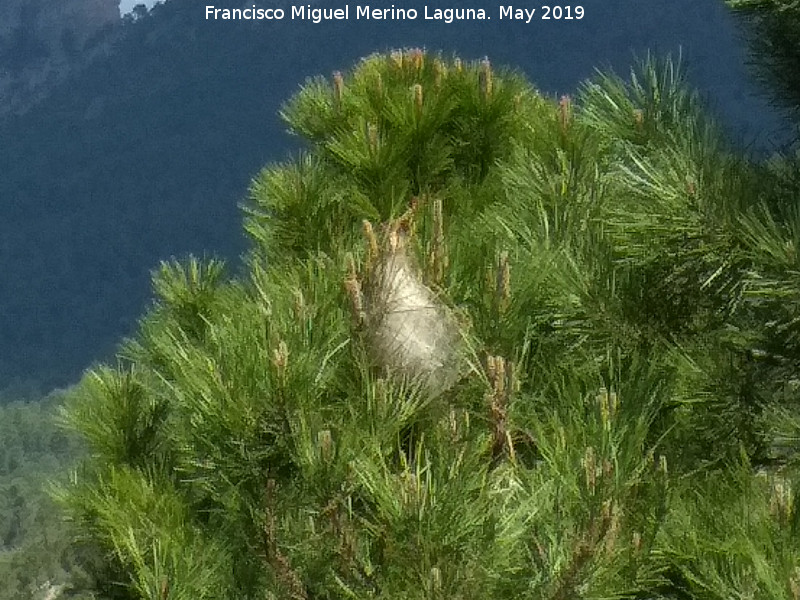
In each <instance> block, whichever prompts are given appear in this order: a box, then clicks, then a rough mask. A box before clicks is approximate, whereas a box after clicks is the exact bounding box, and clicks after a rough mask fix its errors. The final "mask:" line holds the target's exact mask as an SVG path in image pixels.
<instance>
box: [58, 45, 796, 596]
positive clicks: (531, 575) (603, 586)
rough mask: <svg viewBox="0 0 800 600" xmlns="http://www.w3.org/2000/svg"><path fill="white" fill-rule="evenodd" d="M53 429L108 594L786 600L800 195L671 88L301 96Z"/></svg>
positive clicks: (439, 78)
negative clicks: (289, 135) (230, 250)
mask: <svg viewBox="0 0 800 600" xmlns="http://www.w3.org/2000/svg"><path fill="white" fill-rule="evenodd" d="M282 115H283V117H284V119H285V120H286V122H287V123H288V124H289V126H290V128H291V129H292V131H293V132H295V133H296V134H297V135H299V136H301V137H302V138H303V139H304V140H305V142H306V144H307V150H306V151H305V152H304V153H303V154H301V155H300V156H298V157H297V159H296V160H293V161H290V162H287V163H285V164H280V165H272V166H270V167H268V168H265V169H264V170H263V171H262V172H261V173H259V174H258V176H257V177H256V178H255V179H254V180H253V182H252V185H251V192H250V200H249V202H248V203H247V206H246V207H245V208H246V218H245V229H246V231H247V233H248V235H249V238H250V240H251V248H250V252H249V254H248V256H247V259H246V262H245V267H244V269H243V272H242V274H241V275H239V276H237V277H231V276H228V275H226V271H225V269H224V266H223V265H222V264H221V263H219V262H215V261H199V260H189V261H186V262H183V263H176V262H172V263H165V264H163V265H162V266H161V268H160V269H158V270H157V272H156V273H155V275H154V291H155V293H156V296H157V303H156V305H155V306H154V308H153V310H151V311H150V312H149V313H148V314H147V315H146V316H145V317H144V318H143V320H142V321H141V324H140V327H139V331H138V333H137V335H136V336H135V337H134V338H133V339H131V340H128V341H127V342H126V343H125V345H124V346H123V348H122V350H121V353H120V362H119V364H118V365H116V366H107V367H102V368H99V369H96V370H94V371H93V372H91V373H90V374H88V375H87V376H86V378H85V380H84V381H83V383H82V384H81V386H80V387H79V388H78V389H77V390H76V391H75V392H74V393H73V394H72V395H71V398H70V399H69V402H68V405H67V407H66V409H65V410H64V412H63V419H64V420H65V422H66V423H68V424H69V425H71V426H72V427H73V428H74V429H76V430H77V431H78V432H80V433H81V434H82V435H83V437H84V438H85V441H86V443H87V445H88V447H89V450H90V458H88V459H87V461H86V462H85V464H84V466H83V468H82V469H81V470H80V471H79V472H78V473H77V474H76V476H75V478H74V480H73V482H72V483H71V484H70V485H66V486H64V487H62V489H61V491H60V493H59V498H60V500H61V501H62V502H63V504H64V505H65V506H66V507H67V509H68V512H69V514H70V515H71V516H72V517H73V519H74V521H75V522H76V524H77V526H78V527H79V529H80V531H81V532H82V538H81V543H82V544H84V545H85V547H87V548H90V549H92V550H93V551H94V552H99V553H100V555H102V556H104V561H102V563H100V564H98V565H97V566H96V570H95V572H94V576H95V579H96V582H97V589H98V593H100V594H102V595H104V596H105V597H109V598H126V599H128V598H148V599H167V598H169V599H186V600H196V599H199V598H215V599H216V598H237V599H244V598H265V597H266V598H295V599H309V600H310V599H315V598H331V599H333V598H387V599H389V598H391V599H395V598H409V599H410V598H461V599H464V600H466V599H468V598H475V599H476V600H477V599H481V600H483V599H486V598H532V599H533V598H552V599H560V598H564V599H566V598H703V599H716V598H719V599H722V598H745V597H748V598H786V599H794V600H797V599H798V598H800V535H798V533H800V532H798V527H799V526H800V517H799V516H798V515H800V513H798V511H797V510H796V506H797V500H798V498H797V491H796V490H797V489H799V488H798V487H797V483H798V482H797V466H798V463H797V449H798V432H799V431H800V411H798V407H799V404H798V403H800V379H798V378H797V368H798V360H800V338H798V327H800V325H798V323H800V300H798V298H800V294H798V292H800V275H798V274H799V273H800V269H799V268H798V267H800V264H799V263H798V251H800V215H798V212H797V207H796V198H797V194H798V191H799V188H800V182H798V179H797V176H796V173H797V168H796V167H797V165H796V164H793V163H791V162H790V161H787V160H778V159H776V160H774V161H773V162H771V163H768V164H765V165H756V164H751V163H749V162H748V161H746V160H745V159H743V158H741V157H739V156H737V155H735V154H733V153H731V152H730V151H729V150H728V149H727V146H726V143H725V140H724V139H723V137H722V136H721V135H720V133H719V131H718V130H717V129H716V128H715V126H714V124H713V123H712V122H710V121H709V120H708V119H707V117H706V116H705V115H704V111H703V107H702V106H701V104H700V103H699V102H698V100H697V98H696V96H695V95H694V94H693V93H692V92H691V91H690V90H688V89H687V87H686V85H685V82H684V81H683V77H682V74H681V71H680V66H679V65H676V64H674V63H672V62H664V63H659V62H657V61H647V62H646V63H645V64H643V65H641V66H640V68H637V69H636V70H635V71H634V72H633V73H632V76H631V78H630V79H629V80H627V81H623V80H622V79H620V78H618V77H616V76H598V77H597V78H596V79H595V80H593V81H590V82H587V83H586V84H585V85H584V86H583V87H582V88H581V90H580V91H579V93H578V94H577V95H576V96H575V97H573V98H570V97H563V98H561V99H560V101H558V102H553V101H551V100H550V99H547V98H545V97H543V96H541V95H540V94H539V93H537V91H536V90H535V89H534V88H533V87H532V86H531V85H530V84H529V83H528V82H527V81H525V80H524V78H522V77H521V76H519V75H517V74H515V73H514V72H509V71H503V70H497V69H496V68H495V67H494V66H492V65H491V64H490V63H489V62H488V61H487V60H484V61H481V62H478V63H466V62H461V61H460V60H458V59H449V58H446V57H442V56H436V55H432V54H425V53H423V52H422V51H419V50H408V51H397V52H393V53H391V54H389V55H374V56H370V57H368V58H366V59H364V60H363V61H361V62H360V63H359V64H358V65H356V66H355V67H354V68H353V69H352V70H351V71H349V72H347V73H335V74H334V75H333V78H332V80H326V79H322V78H319V79H316V80H313V81H310V82H308V84H307V85H306V86H304V87H303V89H302V90H301V91H300V92H299V93H298V94H297V95H296V96H295V97H294V98H292V99H291V100H290V101H289V102H288V103H287V104H286V105H285V107H284V109H283V112H282Z"/></svg>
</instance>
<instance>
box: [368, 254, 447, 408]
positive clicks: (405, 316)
mask: <svg viewBox="0 0 800 600" xmlns="http://www.w3.org/2000/svg"><path fill="white" fill-rule="evenodd" d="M365 299H366V305H365V312H366V325H367V331H368V334H369V341H370V350H371V351H372V352H373V353H374V357H373V358H374V360H375V361H376V362H377V363H378V364H379V365H380V366H382V367H384V368H385V369H386V370H387V371H388V372H389V373H390V374H393V375H399V376H402V377H406V378H408V379H409V380H411V381H412V382H415V383H418V384H420V385H421V386H422V387H423V388H424V389H425V390H426V391H427V392H428V394H429V395H432V396H436V395H439V394H441V393H442V392H444V391H445V390H447V389H449V388H450V387H452V386H453V384H455V383H456V381H457V380H458V378H459V348H460V346H461V336H460V334H459V328H458V324H457V322H456V321H455V319H454V318H453V315H452V313H451V311H450V310H449V309H448V307H447V306H446V305H445V304H444V303H442V302H441V301H440V300H439V299H438V298H437V297H436V294H435V293H434V292H433V290H431V289H430V288H429V287H427V286H426V285H425V284H424V283H423V282H422V280H421V278H420V275H419V273H418V272H417V270H416V269H415V267H414V266H413V265H412V264H411V261H410V259H409V258H408V256H407V254H406V252H405V249H404V247H403V246H402V244H401V245H400V247H397V246H395V247H394V248H393V249H392V250H389V251H387V252H386V253H385V255H384V257H383V259H382V260H381V261H380V262H379V263H378V264H377V265H376V267H375V271H374V272H373V277H372V278H371V285H370V286H369V287H368V290H367V296H366V298H365Z"/></svg>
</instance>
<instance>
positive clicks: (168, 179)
mask: <svg viewBox="0 0 800 600" xmlns="http://www.w3.org/2000/svg"><path fill="white" fill-rule="evenodd" d="M14 4H16V5H22V4H23V2H22V0H15V2H14ZM24 4H25V5H28V4H29V3H24ZM51 4H52V5H53V6H60V7H62V8H61V10H62V16H63V19H64V21H63V22H64V23H66V22H68V21H69V19H67V16H68V15H71V14H72V13H70V12H69V10H72V9H71V8H69V7H71V6H72V5H73V4H74V5H75V7H77V6H79V5H81V3H80V2H79V1H78V0H70V1H69V2H67V1H66V0H64V1H63V2H60V3H46V2H44V1H43V0H42V1H41V2H39V3H36V2H31V3H30V6H38V7H39V10H40V11H41V12H40V13H39V14H40V15H42V17H41V18H43V19H44V16H47V19H45V21H43V22H55V21H52V19H55V17H52V19H51V17H50V14H51V13H50V12H49V11H50V10H55V9H51V8H48V7H50V5H51ZM214 4H215V6H217V7H225V6H228V7H231V6H238V7H241V6H242V2H241V1H236V2H234V1H233V0H221V1H217V2H215V3H214ZM440 4H441V5H444V4H443V3H437V2H435V1H431V2H427V5H428V6H429V7H431V8H435V7H437V6H439V5H440ZM591 4H596V5H597V6H591V5H590V4H589V3H587V7H586V9H587V17H586V18H585V19H584V20H581V21H572V22H565V21H561V22H550V23H542V22H539V23H533V24H527V25H526V24H524V23H508V22H500V21H499V20H497V19H495V20H494V21H491V22H461V23H452V24H446V23H443V22H438V23H434V22H430V21H429V22H425V21H423V20H421V19H420V20H417V21H405V22H404V21H386V22H376V21H372V22H363V21H361V22H357V21H354V20H350V21H347V22H333V23H322V24H314V23H311V22H305V23H303V22H296V21H295V22H292V21H288V20H287V21H284V22H264V21H262V22H221V21H217V22H214V21H207V20H205V17H204V10H203V6H202V5H201V4H198V3H197V2H195V1H194V0H169V1H168V2H166V4H163V5H157V6H156V7H155V8H154V9H153V10H152V11H151V12H150V13H149V14H148V15H142V16H140V18H138V19H137V20H136V21H135V22H131V21H129V22H128V23H127V24H123V25H121V27H119V28H118V29H116V30H114V32H113V35H110V36H108V37H107V38H106V39H105V41H104V42H102V44H100V45H99V46H98V47H100V48H101V51H98V52H96V54H95V55H93V56H92V60H91V61H89V62H88V63H87V64H86V65H84V66H83V67H82V68H81V69H79V70H77V71H76V72H73V73H71V74H70V75H69V77H68V78H66V79H64V80H63V81H62V82H61V83H60V84H58V85H56V86H55V87H54V88H53V90H52V92H50V93H49V94H48V95H47V96H46V97H43V98H41V99H40V102H39V103H38V104H37V105H36V106H35V107H34V108H32V109H31V110H29V111H28V112H26V113H25V114H21V115H7V116H6V117H5V118H3V119H2V120H0V141H1V143H0V164H1V165H3V170H2V172H0V202H2V218H0V273H2V275H3V276H2V278H0V389H2V388H4V387H7V386H17V387H25V386H26V385H32V386H41V388H42V389H43V390H46V389H49V388H51V387H53V386H60V385H64V384H66V383H68V382H70V381H73V380H75V379H76V378H77V377H78V376H79V374H80V372H81V370H82V369H84V368H85V367H87V366H88V365H89V364H90V363H91V362H92V361H93V360H97V359H100V358H106V357H108V356H110V355H111V353H112V352H113V350H114V348H115V345H116V343H117V342H118V341H119V339H120V337H121V336H122V335H125V334H128V333H130V332H131V331H133V326H134V324H135V321H136V319H137V317H138V316H140V315H141V314H142V311H143V310H144V308H145V306H146V305H147V302H148V298H149V273H150V270H151V269H152V268H153V267H155V266H156V265H157V263H158V261H159V260H161V259H164V258H169V257H170V256H173V255H176V256H184V255H186V254H188V253H194V254H200V255H202V254H204V253H207V254H209V255H217V256H222V257H225V258H227V259H230V260H231V261H232V262H233V263H235V262H236V259H237V257H238V256H239V254H240V253H241V252H242V251H243V249H244V247H245V246H244V243H243V239H242V236H241V228H240V213H239V210H238V208H237V204H239V203H240V202H242V201H243V200H244V199H245V197H246V190H247V185H248V182H249V181H250V180H251V178H252V177H254V176H255V175H256V173H257V172H258V170H259V169H260V168H261V167H262V166H263V165H265V164H266V163H268V162H270V161H276V160H282V159H284V158H286V157H287V156H288V154H289V152H290V151H291V150H292V148H294V147H295V146H294V145H293V143H292V140H291V139H289V138H288V137H287V136H286V135H285V134H284V128H283V125H282V124H281V122H280V120H279V117H278V111H279V108H280V105H281V103H282V102H283V101H284V100H285V99H287V98H288V97H289V96H290V95H291V94H292V93H293V92H294V91H295V90H296V89H297V87H298V86H299V85H300V84H301V83H302V82H303V80H304V79H305V78H306V77H308V76H311V75H316V74H318V73H328V74H329V73H331V72H332V71H333V70H335V69H338V68H342V67H343V66H346V65H348V64H351V63H352V61H353V60H355V59H357V58H358V57H360V56H364V55H366V54H369V53H371V52H374V51H377V50H385V49H387V48H392V47H403V46H423V47H427V48H429V49H442V50H444V51H445V52H447V53H450V52H456V53H458V54H460V55H461V56H464V57H471V58H475V59H478V58H481V57H483V56H484V55H489V56H490V58H491V59H492V62H493V63H494V64H495V65H514V66H518V67H521V68H523V69H524V70H525V71H526V72H527V73H528V75H529V77H530V78H531V79H532V80H533V81H535V82H537V83H538V84H539V85H540V86H541V87H542V88H543V89H544V90H545V91H547V92H551V93H569V92H570V91H572V90H573V89H574V88H575V86H576V85H577V83H578V82H579V81H580V80H581V79H583V78H585V77H588V76H591V75H592V73H593V69H594V67H596V66H613V67H614V68H616V69H618V70H620V71H621V72H623V73H624V72H626V71H627V67H628V66H629V65H630V64H631V62H632V56H633V51H636V52H638V53H640V54H642V53H644V51H645V50H646V49H648V48H653V49H655V50H656V51H661V52H666V51H673V52H674V51H676V50H677V48H678V46H679V45H682V46H683V47H684V53H685V54H686V55H688V57H689V59H690V61H691V60H693V59H694V62H693V63H692V64H693V66H694V70H693V71H692V72H693V75H694V77H695V79H696V81H698V82H702V83H704V84H706V85H707V87H706V89H709V90H716V91H715V92H714V93H715V94H716V97H718V98H728V99H729V100H730V103H729V104H724V105H721V107H720V109H721V110H722V112H723V115H724V116H727V117H729V118H730V119H731V120H732V121H733V120H736V119H741V120H740V121H739V122H740V123H742V122H743V121H744V120H745V119H748V118H749V119H754V118H757V119H761V121H758V122H757V123H756V124H753V123H752V121H751V124H750V125H749V127H751V131H752V130H753V129H756V128H757V129H764V130H765V135H768V134H769V129H770V128H771V127H774V126H775V121H769V115H768V113H767V111H765V110H763V106H761V105H759V104H757V103H753V102H752V101H751V100H748V99H747V98H745V97H743V95H744V93H743V91H742V86H743V85H744V84H743V80H742V79H741V77H742V75H743V73H742V72H741V69H740V64H741V62H742V58H741V56H740V55H737V54H736V50H735V45H734V44H735V40H734V37H733V33H732V29H731V27H732V26H730V25H729V24H728V25H725V22H726V21H725V19H727V15H726V13H725V9H724V8H723V7H722V5H721V4H720V5H716V4H714V3H697V2H693V1H690V0H680V1H678V0H671V1H670V2H659V3H655V6H654V7H653V8H652V9H651V10H650V13H649V14H648V15H642V14H639V13H637V14H636V15H633V14H632V13H630V11H628V10H627V8H625V7H627V6H628V2H627V1H626V0H614V1H613V2H611V1H609V2H604V3H602V4H601V3H598V2H594V3H591ZM83 5H84V6H85V7H90V6H93V7H95V8H96V13H91V14H92V17H91V18H92V22H93V23H95V24H97V25H98V27H100V29H97V31H98V32H102V31H103V25H102V23H107V22H111V12H112V9H115V7H116V0H113V1H111V0H109V1H108V2H102V1H101V0H93V1H92V2H88V1H86V2H84V3H83ZM260 5H264V3H260ZM316 5H317V6H323V5H325V2H321V3H317V4H316ZM475 5H476V6H477V5H478V4H475ZM480 5H481V6H484V7H486V6H490V7H491V6H493V7H495V8H494V9H491V10H493V11H494V12H496V5H495V4H490V5H487V4H486V3H480ZM7 6H8V5H7V4H5V3H4V4H3V7H7ZM336 6H339V4H336ZM406 6H408V7H411V6H417V7H418V8H420V7H421V3H420V2H418V1H413V2H409V3H406ZM464 6H469V3H466V4H464ZM2 10H7V8H4V9H2ZM77 10H78V8H75V11H77ZM64 11H66V12H64ZM53 14H55V13H53ZM75 14H77V13H75ZM87 14H89V13H87ZM70 18H71V17H70ZM87 18H88V17H87ZM711 23H722V25H720V28H721V29H720V31H722V28H724V27H726V26H727V27H728V29H726V30H724V35H723V34H722V33H721V34H720V36H722V37H720V38H719V39H717V40H715V39H714V37H713V36H710V35H709V29H708V27H709V24H711ZM42 27H43V29H41V31H45V30H46V31H49V32H51V33H53V32H54V31H55V29H54V28H53V27H50V26H48V27H44V25H42ZM34 31H35V32H38V31H39V29H35V28H34ZM26 35H27V34H26ZM41 35H42V36H44V34H43V33H42V34H41ZM53 35H54V34H53ZM76 35H77V36H78V39H79V40H83V39H84V38H85V39H87V41H88V40H89V39H90V38H86V36H87V35H89V33H88V30H86V31H84V30H81V32H80V34H79V35H78V34H76ZM98 35H99V33H98ZM39 36H40V34H39V33H36V35H35V36H34V37H33V38H30V39H32V40H33V41H34V42H35V41H36V40H39V39H40V38H39ZM12 38H13V36H12V37H9V36H8V34H7V35H6V37H5V38H3V39H6V40H8V39H12ZM42 39H44V38H42ZM47 39H48V40H49V41H48V42H47V43H46V44H52V42H53V40H54V39H55V38H54V37H53V36H52V35H48V36H47ZM15 43H16V42H15ZM19 43H21V42H19ZM26 43H27V42H26ZM31 43H33V42H31ZM8 47H9V46H6V48H8ZM26 47H27V46H26ZM35 47H36V44H33V46H31V48H35ZM47 48H48V51H50V52H55V50H53V46H51V45H47ZM62 51H63V48H62ZM5 56H6V59H8V56H10V55H9V54H6V55H5ZM706 57H712V59H713V60H712V59H707V58H706ZM737 69H740V70H739V71H737ZM6 71H8V67H6ZM737 72H738V73H739V79H738V80H737V79H736V78H735V77H734V76H732V75H731V73H737ZM737 86H738V87H737ZM754 115H755V116H754ZM764 115H767V118H766V120H764ZM740 126H741V127H745V126H744V125H740ZM29 382H30V383H29Z"/></svg>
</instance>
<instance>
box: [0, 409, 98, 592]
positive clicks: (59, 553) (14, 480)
mask: <svg viewBox="0 0 800 600" xmlns="http://www.w3.org/2000/svg"><path fill="white" fill-rule="evenodd" d="M61 402H62V398H61V394H53V395H51V396H50V397H48V398H44V399H40V400H36V401H32V400H31V401H26V402H11V403H7V404H5V405H2V406H0V581H2V582H3V585H2V586H0V598H2V599H3V600H5V599H8V600H16V599H18V598H33V599H37V600H38V599H39V598H44V597H45V595H46V594H47V593H49V592H50V591H57V592H58V593H60V592H67V591H68V592H69V593H70V594H71V597H73V598H89V597H92V596H90V595H89V592H88V591H87V590H86V585H88V584H89V581H88V579H87V573H86V570H85V564H86V557H85V556H83V555H82V553H81V552H79V551H76V550H75V549H74V548H72V547H71V544H70V542H71V537H72V535H73V533H74V532H73V531H72V530H71V529H70V528H69V527H67V526H66V524H65V523H64V520H63V517H62V515H61V514H60V513H59V511H57V510H56V506H55V505H54V503H53V501H52V500H51V498H50V497H49V496H48V493H47V491H48V487H49V485H48V480H50V479H53V478H56V477H62V476H63V474H64V470H65V469H69V468H72V467H73V466H74V464H75V462H76V460H77V459H78V457H79V456H80V455H81V454H82V447H81V445H80V444H79V443H78V440H77V439H75V437H73V436H68V435H66V434H65V433H64V432H63V431H61V430H60V429H59V428H58V427H57V426H56V423H55V419H54V416H55V410H54V409H55V407H56V406H57V405H58V404H60V403H61ZM81 589H83V591H84V592H85V593H84V594H83V595H81V592H80V590H81Z"/></svg>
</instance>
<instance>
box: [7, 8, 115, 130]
mask: <svg viewBox="0 0 800 600" xmlns="http://www.w3.org/2000/svg"><path fill="white" fill-rule="evenodd" d="M119 23H120V16H119V0H59V1H58V2H49V1H45V0H3V2H2V3H0V98H2V102H1V103H0V115H2V114H5V113H7V112H20V111H25V110H27V109H28V108H30V106H31V105H32V104H33V103H34V102H35V101H37V100H40V99H41V98H43V97H45V96H46V95H47V94H48V93H49V92H50V91H51V90H52V87H53V86H54V85H55V84H56V83H58V82H60V81H63V80H64V79H65V78H66V77H67V76H68V75H69V74H70V73H71V72H72V71H74V70H75V69H76V68H78V67H80V66H81V65H84V64H85V63H86V62H87V61H88V60H89V59H91V58H92V57H93V56H95V55H96V54H97V52H98V51H99V50H100V49H101V47H102V43H101V42H103V40H104V39H105V38H107V36H108V35H109V34H110V33H111V32H112V31H113V30H114V28H115V26H117V25H119Z"/></svg>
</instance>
